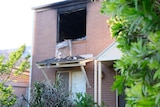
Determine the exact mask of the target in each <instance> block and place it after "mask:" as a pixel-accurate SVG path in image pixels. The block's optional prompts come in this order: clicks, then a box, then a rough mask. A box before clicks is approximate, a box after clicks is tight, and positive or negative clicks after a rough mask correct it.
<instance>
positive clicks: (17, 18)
mask: <svg viewBox="0 0 160 107" xmlns="http://www.w3.org/2000/svg"><path fill="white" fill-rule="evenodd" d="M57 1H60V0H2V1H1V3H0V50H4V49H12V48H18V47H20V46H21V45H23V44H25V45H26V46H31V45H32V37H33V34H34V33H33V32H34V31H33V28H34V10H32V8H33V7H37V6H42V5H45V4H50V3H53V2H57ZM61 1H62V0H61Z"/></svg>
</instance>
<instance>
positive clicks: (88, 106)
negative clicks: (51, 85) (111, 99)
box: [75, 93, 104, 107]
mask: <svg viewBox="0 0 160 107" xmlns="http://www.w3.org/2000/svg"><path fill="white" fill-rule="evenodd" d="M76 96H77V99H75V103H76V107H95V106H96V107H100V106H98V104H97V103H95V102H94V101H93V98H92V96H91V95H90V94H87V93H77V94H76ZM101 107H104V104H102V106H101Z"/></svg>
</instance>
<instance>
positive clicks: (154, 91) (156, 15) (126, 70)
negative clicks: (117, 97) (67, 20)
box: [101, 0, 160, 107]
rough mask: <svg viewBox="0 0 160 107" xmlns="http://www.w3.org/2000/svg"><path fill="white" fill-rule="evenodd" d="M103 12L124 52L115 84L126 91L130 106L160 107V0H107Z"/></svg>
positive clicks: (116, 65) (117, 63)
mask: <svg viewBox="0 0 160 107" xmlns="http://www.w3.org/2000/svg"><path fill="white" fill-rule="evenodd" d="M101 12H102V13H104V14H107V15H110V16H111V18H110V19H109V20H108V24H109V26H110V29H111V34H112V36H113V37H114V38H115V39H116V42H118V43H119V45H118V48H119V49H120V50H121V51H122V52H123V56H122V58H121V59H120V60H118V61H116V62H115V65H114V67H115V70H116V71H118V72H119V75H118V76H116V81H115V82H114V84H113V86H112V88H113V89H114V90H115V89H117V90H118V92H119V94H121V93H122V91H123V90H124V91H125V95H126V107H160V20H159V19H160V1H159V0H105V1H104V2H103V3H102V7H101Z"/></svg>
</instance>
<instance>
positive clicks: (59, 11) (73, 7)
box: [56, 4, 87, 43]
mask: <svg viewBox="0 0 160 107" xmlns="http://www.w3.org/2000/svg"><path fill="white" fill-rule="evenodd" d="M80 10H86V23H87V4H76V5H71V6H65V7H62V8H58V9H57V36H56V37H57V38H56V41H57V43H59V42H60V23H59V22H60V14H64V13H67V12H68V13H72V12H76V11H80ZM86 31H87V30H86Z"/></svg>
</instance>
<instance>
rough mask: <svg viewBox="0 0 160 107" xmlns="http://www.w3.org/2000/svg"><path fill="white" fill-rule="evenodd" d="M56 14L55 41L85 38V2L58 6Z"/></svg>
mask: <svg viewBox="0 0 160 107" xmlns="http://www.w3.org/2000/svg"><path fill="white" fill-rule="evenodd" d="M57 15H58V17H57V20H58V21H57V29H58V30H57V43H58V42H62V41H64V40H65V39H71V40H84V39H86V4H78V5H74V6H68V7H63V8H59V9H58V10H57Z"/></svg>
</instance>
